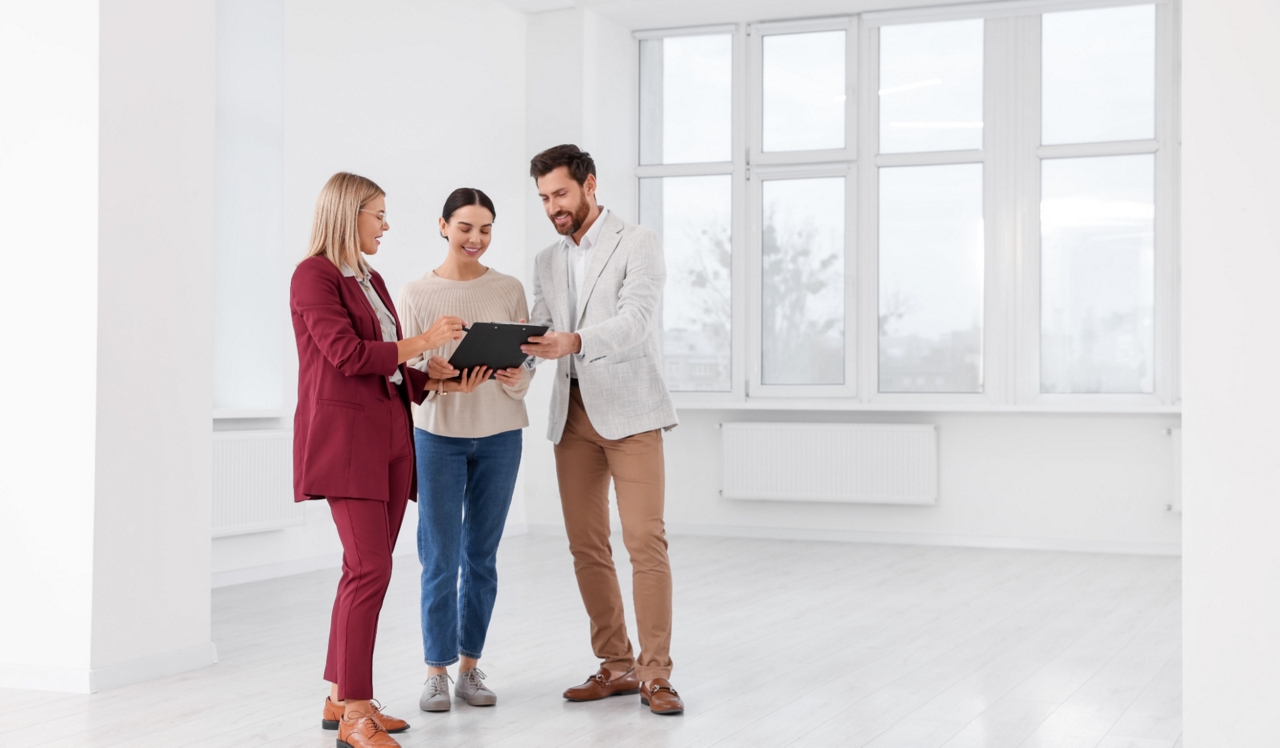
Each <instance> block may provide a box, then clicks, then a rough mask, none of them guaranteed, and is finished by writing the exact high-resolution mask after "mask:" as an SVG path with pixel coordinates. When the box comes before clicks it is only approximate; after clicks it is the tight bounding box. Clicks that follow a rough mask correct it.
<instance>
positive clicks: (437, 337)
mask: <svg viewBox="0 0 1280 748" xmlns="http://www.w3.org/2000/svg"><path fill="white" fill-rule="evenodd" d="M466 326H467V323H466V322H464V321H463V320H462V318H461V317H441V318H440V319H438V320H436V321H435V324H433V325H431V327H430V328H428V329H427V331H426V332H424V333H422V334H421V335H415V336H413V337H412V338H405V339H404V340H398V341H396V353H397V357H398V358H399V359H400V360H399V361H398V362H397V363H401V364H403V363H404V362H405V361H408V360H409V359H411V358H416V357H418V356H421V355H422V354H424V353H426V352H427V351H430V350H434V349H436V348H439V347H440V346H442V345H444V344H445V343H448V342H449V341H450V340H457V339H458V338H461V337H462V334H463V333H464V332H465V331H466Z"/></svg>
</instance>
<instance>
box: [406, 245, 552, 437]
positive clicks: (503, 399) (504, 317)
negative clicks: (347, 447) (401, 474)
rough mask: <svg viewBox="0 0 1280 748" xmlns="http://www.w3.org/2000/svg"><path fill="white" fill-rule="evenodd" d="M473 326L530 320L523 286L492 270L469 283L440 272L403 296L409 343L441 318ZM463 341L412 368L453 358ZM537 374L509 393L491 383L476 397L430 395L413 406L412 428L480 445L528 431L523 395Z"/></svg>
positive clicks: (415, 284)
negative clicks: (479, 441) (482, 439)
mask: <svg viewBox="0 0 1280 748" xmlns="http://www.w3.org/2000/svg"><path fill="white" fill-rule="evenodd" d="M445 314H450V315H453V316H455V317H461V318H462V319H464V320H466V321H467V323H468V324H470V323H472V322H519V321H520V320H522V319H528V318H529V305H528V302H527V301H526V300H525V296H524V286H523V285H522V284H521V283H520V281H518V280H516V279H515V278H513V277H511V276H509V275H504V274H502V273H499V272H498V271H497V270H494V269H493V268H490V269H489V270H488V272H486V273H485V274H484V275H482V276H480V277H479V278H476V279H475V280H469V281H453V280H447V279H445V278H441V277H439V276H438V275H436V274H435V271H431V272H428V273H427V274H426V275H424V276H422V279H421V280H416V281H413V282H412V283H409V284H407V285H406V286H405V287H404V289H403V290H402V291H401V292H400V324H401V326H402V327H403V328H404V336H405V337H406V338H409V337H413V336H414V335H420V334H422V333H423V332H426V330H427V328H428V327H430V326H431V324H432V323H433V322H435V321H436V319H437V318H438V317H440V316H441V315H445ZM460 342H461V341H450V342H448V343H446V344H445V345H444V346H442V347H440V348H437V349H435V350H434V351H427V352H426V353H424V354H423V355H421V356H418V357H417V358H413V359H410V360H409V365H410V366H413V367H415V368H418V369H421V370H422V371H426V370H427V359H429V358H431V357H432V356H441V357H443V358H445V359H446V360H447V359H448V358H449V357H450V356H452V355H453V351H454V349H456V348H457V347H458V344H459V343H460ZM532 378H533V370H532V369H525V370H524V380H523V381H522V382H521V383H520V384H519V386H517V387H508V386H506V385H505V384H502V383H501V382H499V381H498V380H496V379H490V380H489V381H487V382H485V383H484V384H482V385H480V386H479V387H477V388H476V389H475V391H474V392H453V393H447V394H445V395H439V394H437V393H435V392H431V393H429V394H428V395H427V399H426V400H425V401H424V402H423V403H422V405H415V406H413V425H414V426H416V427H418V428H420V429H422V430H423V431H428V432H430V433H432V434H435V435H436V436H452V437H459V438H465V439H477V438H480V437H485V436H493V435H494V434H500V433H502V432H504V431H511V430H512V429H522V428H524V427H525V426H528V425H529V415H528V414H527V413H526V412H525V408H524V395H525V393H526V392H528V390H529V381H530V380H531V379H532Z"/></svg>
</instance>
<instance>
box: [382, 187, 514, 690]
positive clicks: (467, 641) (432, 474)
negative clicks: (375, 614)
mask: <svg viewBox="0 0 1280 748" xmlns="http://www.w3.org/2000/svg"><path fill="white" fill-rule="evenodd" d="M495 214H496V211H495V210H494V207H493V201H491V200H490V199H489V197H488V196H487V195H485V194H484V193H483V192H481V191H480V190H477V189H471V188H462V189H458V190H454V192H453V193H452V194H451V195H449V199H448V200H446V201H445V204H444V210H443V211H442V212H441V217H440V235H441V236H442V237H443V238H445V239H447V240H448V242H449V251H448V254H447V255H446V256H445V259H444V262H443V263H441V265H440V267H438V268H436V269H435V270H433V271H431V272H428V273H427V274H426V275H424V276H423V277H422V279H421V280H417V281H414V282H413V283H410V284H408V285H406V286H405V287H404V290H403V291H402V292H401V297H400V311H401V317H402V319H403V321H404V329H405V335H406V337H408V336H413V335H417V334H418V333H419V332H421V331H422V330H425V329H426V328H427V327H428V326H429V325H430V324H431V322H433V321H434V320H435V319H436V318H437V317H439V316H440V315H441V314H444V313H445V312H443V311H442V310H449V311H448V312H447V313H448V314H450V315H455V316H458V317H461V318H462V319H464V320H467V321H468V322H523V321H524V320H525V319H526V318H527V317H528V316H529V309H528V303H527V302H526V301H525V295H524V286H522V285H521V283H520V281H519V280H516V279H515V278H513V277H511V276H509V275H503V274H502V273H499V272H498V271H497V270H494V269H492V268H488V267H485V266H484V265H481V264H480V258H481V257H483V256H484V253H485V250H486V249H488V247H489V241H490V239H491V237H492V231H493V219H494V216H495ZM457 346H458V341H450V342H448V343H446V344H445V345H444V346H442V347H441V348H437V349H435V350H433V351H427V352H426V353H424V354H423V355H422V356H419V357H418V358H417V359H414V360H411V361H410V365H411V366H415V367H417V368H420V369H423V370H424V371H425V370H426V369H427V366H428V362H429V361H431V362H433V363H434V366H435V367H444V368H446V369H447V368H448V364H447V363H446V362H447V360H448V358H449V356H450V355H452V354H453V351H454V349H455V348H457ZM487 376H488V372H487V371H485V370H483V368H482V369H481V370H480V371H471V372H463V373H462V376H461V379H445V380H441V382H442V384H441V385H438V386H439V387H442V389H438V390H437V391H434V392H430V393H428V396H427V399H426V400H425V401H424V402H423V403H422V404H421V405H416V406H414V409H413V423H414V430H413V431H414V442H415V445H416V447H417V460H418V558H419V559H421V561H422V645H423V651H424V653H425V659H426V663H427V682H426V686H425V687H424V688H423V691H422V697H421V699H420V700H419V706H420V707H421V708H422V709H423V710H425V711H445V710H447V709H449V707H450V699H449V675H448V672H447V670H446V667H447V666H449V665H452V664H453V663H455V662H458V660H459V658H461V661H462V662H461V664H460V665H459V667H458V681H457V685H456V687H455V694H456V695H457V697H458V698H460V699H463V700H465V701H466V702H467V703H468V704H471V705H473V706H489V705H492V704H495V703H497V696H496V695H495V694H494V693H493V691H491V690H489V689H488V688H487V687H486V686H485V684H484V681H483V679H484V677H485V676H484V674H483V673H482V672H480V670H479V669H477V667H476V664H477V661H478V660H479V659H480V653H481V649H482V648H483V647H484V640H485V633H486V632H487V630H488V628H489V618H490V616H491V614H492V613H493V603H494V599H495V598H496V596H497V592H498V573H497V562H496V559H497V553H498V541H499V540H501V538H502V529H503V526H504V525H505V524H506V521H507V510H508V509H509V508H510V506H511V495H512V493H513V492H514V491H515V484H516V473H517V471H518V470H519V468H520V452H521V446H522V432H521V429H523V428H524V427H525V426H528V425H529V418H528V416H527V415H526V413H525V408H524V395H525V392H526V391H528V389H529V380H530V379H531V378H532V377H533V370H532V369H526V368H524V367H519V368H515V369H506V370H504V371H496V372H494V373H493V379H488V380H487V381H486V380H484V379H482V380H481V382H482V383H481V384H479V385H478V386H476V385H475V382H474V379H475V378H476V377H487ZM471 387H474V391H470V392H468V391H466V390H467V389H468V388H471ZM459 574H461V584H459Z"/></svg>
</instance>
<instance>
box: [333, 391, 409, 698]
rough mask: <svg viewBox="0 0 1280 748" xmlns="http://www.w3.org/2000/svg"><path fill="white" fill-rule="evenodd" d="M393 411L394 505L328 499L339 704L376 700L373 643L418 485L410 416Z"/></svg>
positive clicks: (399, 407)
mask: <svg viewBox="0 0 1280 748" xmlns="http://www.w3.org/2000/svg"><path fill="white" fill-rule="evenodd" d="M387 406H388V407H389V408H391V410H392V412H393V415H392V419H391V433H390V434H388V438H389V439H390V440H391V464H390V465H389V466H388V469H387V480H388V481H390V494H389V495H390V497H391V498H390V500H389V501H374V500H371V499H344V498H337V497H333V496H330V497H328V501H329V510H330V511H331V512H332V513H333V523H334V524H335V525H337V526H338V537H340V538H341V539H342V579H341V580H340V581H339V582H338V596H337V599H336V600H334V603H333V618H332V620H331V622H330V624H329V656H328V658H327V660H326V661H325V666H324V679H325V680H327V681H329V682H330V683H336V684H338V698H339V699H357V700H362V699H372V698H373V643H374V639H376V638H377V634H378V614H379V613H381V612H382V600H383V598H384V597H386V594H387V586H388V585H389V584H390V583H391V552H392V551H393V550H394V549H395V547H396V537H397V536H399V534H400V523H401V521H402V520H403V519H404V512H405V507H406V506H407V505H408V502H409V491H410V487H411V486H412V481H413V470H414V458H413V437H412V435H411V434H412V431H411V425H410V421H409V414H408V412H407V411H406V408H405V407H404V406H403V404H402V403H400V402H398V401H392V402H389V403H388V404H387ZM395 414H398V416H397V415H395Z"/></svg>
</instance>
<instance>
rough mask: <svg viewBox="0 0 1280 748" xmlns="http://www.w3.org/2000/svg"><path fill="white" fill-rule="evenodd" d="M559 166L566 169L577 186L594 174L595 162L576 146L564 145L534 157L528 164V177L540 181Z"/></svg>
mask: <svg viewBox="0 0 1280 748" xmlns="http://www.w3.org/2000/svg"><path fill="white" fill-rule="evenodd" d="M561 166H565V167H568V169H569V176H571V177H573V181H575V182H577V183H578V184H584V183H585V182H586V181H587V177H588V176H593V175H594V174H595V173H596V162H595V161H592V160H591V154H590V153H587V152H586V151H584V150H582V149H581V148H579V147H578V146H576V145H573V144H570V143H566V144H565V145H558V146H555V147H554V148H548V149H547V150H545V151H543V152H542V153H539V154H538V155H536V156H534V157H533V160H532V161H530V162H529V176H531V177H533V178H534V179H540V178H542V177H545V176H546V175H548V174H550V173H551V172H553V171H555V170H556V169H559V168H560V167H561Z"/></svg>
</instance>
